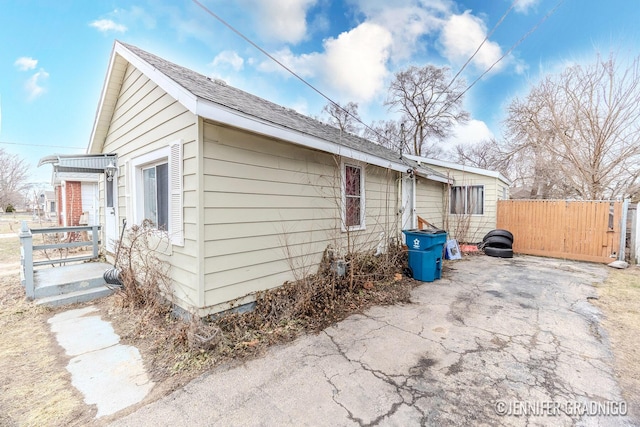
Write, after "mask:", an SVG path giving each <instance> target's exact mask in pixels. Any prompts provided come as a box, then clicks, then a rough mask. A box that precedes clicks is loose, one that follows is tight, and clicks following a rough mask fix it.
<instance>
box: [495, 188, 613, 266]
mask: <svg viewBox="0 0 640 427" xmlns="http://www.w3.org/2000/svg"><path fill="white" fill-rule="evenodd" d="M622 218H623V202H610V201H564V200H500V201H498V220H497V227H498V228H504V229H506V230H509V231H511V232H512V233H513V237H514V239H513V240H514V242H513V251H514V252H515V253H520V254H528V255H541V256H548V257H553V258H566V259H573V260H580V261H591V262H602V263H609V262H611V261H614V260H616V259H618V254H619V252H620V238H621V233H622V229H623V228H624V225H623V224H622V222H623V219H622Z"/></svg>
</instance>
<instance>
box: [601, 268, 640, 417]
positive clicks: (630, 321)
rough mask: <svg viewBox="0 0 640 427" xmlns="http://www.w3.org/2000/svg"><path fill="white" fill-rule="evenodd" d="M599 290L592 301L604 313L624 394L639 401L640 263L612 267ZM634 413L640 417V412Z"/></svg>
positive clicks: (630, 400)
mask: <svg viewBox="0 0 640 427" xmlns="http://www.w3.org/2000/svg"><path fill="white" fill-rule="evenodd" d="M598 294H599V299H598V300H596V301H592V303H593V304H595V305H596V306H597V307H599V308H600V309H601V310H602V312H603V313H604V315H605V316H604V320H603V324H604V327H605V330H606V331H607V332H608V333H609V339H610V341H611V348H612V351H613V354H614V356H615V360H616V363H615V372H616V378H617V380H618V382H619V384H620V387H621V388H622V394H623V396H624V397H625V400H626V401H627V402H628V403H630V402H640V364H639V363H638V361H639V360H640V267H638V266H632V267H630V268H628V269H626V270H613V271H611V272H610V273H609V277H608V278H607V280H606V281H605V282H604V283H603V284H602V285H601V286H599V288H598ZM630 407H633V406H632V405H630ZM634 415H635V417H636V418H637V419H640V413H638V414H634Z"/></svg>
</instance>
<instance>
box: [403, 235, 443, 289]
mask: <svg viewBox="0 0 640 427" xmlns="http://www.w3.org/2000/svg"><path fill="white" fill-rule="evenodd" d="M402 232H403V233H404V235H405V236H406V242H407V246H408V247H409V268H411V271H412V272H413V278H414V279H416V280H420V281H421V282H433V281H434V280H438V279H440V277H442V250H443V248H444V244H445V243H446V242H447V232H446V231H444V230H403V231H402Z"/></svg>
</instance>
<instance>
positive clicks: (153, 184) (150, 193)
mask: <svg viewBox="0 0 640 427" xmlns="http://www.w3.org/2000/svg"><path fill="white" fill-rule="evenodd" d="M142 191H143V212H144V219H148V220H151V221H152V222H153V223H154V224H156V226H157V227H158V229H160V230H167V229H168V225H169V223H168V222H167V220H168V218H169V164H168V163H160V164H157V165H153V166H150V167H144V168H142Z"/></svg>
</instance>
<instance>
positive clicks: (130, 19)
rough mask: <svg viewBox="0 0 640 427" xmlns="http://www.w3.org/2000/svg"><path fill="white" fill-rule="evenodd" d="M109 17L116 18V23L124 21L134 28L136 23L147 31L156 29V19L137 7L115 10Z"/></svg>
mask: <svg viewBox="0 0 640 427" xmlns="http://www.w3.org/2000/svg"><path fill="white" fill-rule="evenodd" d="M110 15H111V16H113V17H117V18H118V21H124V22H126V23H128V24H130V25H129V26H135V25H137V24H138V23H142V25H143V26H144V27H145V28H147V29H149V30H151V29H154V28H155V27H156V18H154V17H153V16H151V15H150V14H148V13H147V12H146V11H145V10H144V9H143V8H141V7H139V6H131V7H130V8H129V9H116V10H114V11H113V13H112V14H110ZM125 29H126V27H125Z"/></svg>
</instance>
